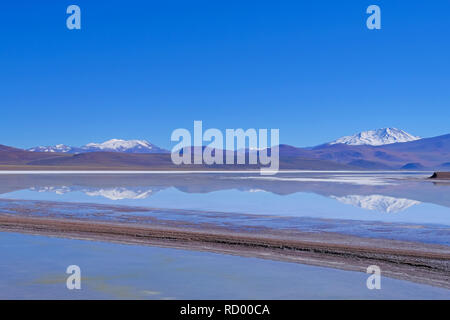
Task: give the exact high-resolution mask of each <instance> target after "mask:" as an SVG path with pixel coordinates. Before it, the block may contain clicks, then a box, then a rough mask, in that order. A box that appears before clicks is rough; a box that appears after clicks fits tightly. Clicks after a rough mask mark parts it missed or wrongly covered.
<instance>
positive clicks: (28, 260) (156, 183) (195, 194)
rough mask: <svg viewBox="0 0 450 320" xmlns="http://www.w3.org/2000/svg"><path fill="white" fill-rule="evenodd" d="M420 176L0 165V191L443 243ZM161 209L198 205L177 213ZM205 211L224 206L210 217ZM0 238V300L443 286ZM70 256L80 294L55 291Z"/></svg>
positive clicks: (444, 226)
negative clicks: (377, 284)
mask: <svg viewBox="0 0 450 320" xmlns="http://www.w3.org/2000/svg"><path fill="white" fill-rule="evenodd" d="M428 175H429V173H314V172H307V173H289V174H280V175H277V176H275V177H261V176H259V175H249V174H245V175H244V174H234V175H233V174H181V175H174V174H170V175H165V174H156V175H155V174H132V175H129V174H121V175H112V174H108V175H104V174H90V175H76V174H71V175H67V174H52V175H45V174H44V175H38V174H34V175H23V174H21V175H8V174H6V175H5V174H1V175H0V198H3V199H18V200H38V201H40V200H48V201H57V202H61V203H63V202H69V203H80V202H83V203H93V204H107V205H125V206H136V207H150V208H162V209H164V210H166V209H167V210H166V211H164V210H162V211H161V212H159V213H158V215H159V216H158V218H162V219H175V220H177V219H179V220H182V219H186V220H189V219H195V220H197V221H208V219H209V221H211V222H214V223H217V224H220V223H229V222H230V221H232V222H233V223H241V224H244V225H245V224H247V225H262V226H268V227H280V228H281V227H283V228H284V227H292V226H298V228H300V229H301V230H302V231H312V232H320V231H330V232H339V233H344V234H353V235H359V236H367V237H372V236H374V237H382V238H383V237H384V238H392V239H399V240H406V241H419V242H428V243H439V244H446V245H448V244H449V242H450V184H449V183H446V182H432V181H429V180H426V179H425V178H426V177H427V176H428ZM0 204H1V205H4V204H3V203H2V201H1V200H0ZM170 209H187V210H193V211H195V212H197V213H195V212H194V214H193V215H190V216H183V215H179V214H178V215H177V214H175V213H173V212H171V211H170ZM207 211H213V212H224V213H230V214H229V215H224V216H217V215H213V216H214V219H211V218H210V217H208V215H207V214H205V212H207ZM144 214H145V213H144ZM249 215H250V216H251V215H254V216H255V217H254V218H249ZM290 219H291V220H290ZM0 237H1V241H0V251H1V252H0V253H1V255H2V259H1V261H0V275H1V277H0V298H1V297H6V298H70V299H71V298H144V299H146V298H149V299H171V298H176V299H183V298H184V299H197V298H199V299H230V298H236V299H250V298H251V299H278V298H280V299H300V298H319V299H320V298H364V299H377V298H384V299H389V298H425V299H426V298H433V299H438V298H444V299H448V298H449V295H448V293H449V291H448V290H445V289H439V288H432V287H429V286H424V285H419V284H413V283H408V282H405V281H400V280H393V279H388V278H385V279H384V280H383V289H382V290H381V291H374V290H368V289H367V288H366V286H365V280H366V279H367V275H366V274H364V273H358V272H348V271H341V270H334V269H328V268H320V267H312V266H305V265H299V264H292V263H285V262H276V261H267V260H261V259H253V258H242V257H234V256H225V255H219V254H212V253H204V252H193V251H183V250H175V249H165V248H155V247H143V246H130V245H121V244H112V243H101V242H88V241H80V240H70V239H57V238H48V237H40V236H28V235H19V234H8V233H0ZM118 257H120V259H119V258H118ZM3 258H4V259H3ZM70 264H78V265H80V267H82V270H83V276H84V277H85V280H84V281H83V283H84V287H83V290H82V291H81V292H74V291H69V290H67V289H65V276H66V275H65V273H64V272H65V268H66V267H67V266H68V265H70ZM1 294H3V296H2V295H1Z"/></svg>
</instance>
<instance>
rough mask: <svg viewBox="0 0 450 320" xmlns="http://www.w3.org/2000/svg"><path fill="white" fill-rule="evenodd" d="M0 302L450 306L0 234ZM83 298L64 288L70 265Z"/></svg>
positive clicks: (401, 294) (158, 254) (356, 282)
mask: <svg viewBox="0 0 450 320" xmlns="http://www.w3.org/2000/svg"><path fill="white" fill-rule="evenodd" d="M0 253H1V256H2V259H1V260H0V299H419V298H420V299H449V298H450V290H446V289H442V288H435V287H431V286H427V285H421V284H415V283H410V282H407V281H402V280H396V279H390V278H386V277H382V279H381V289H380V290H369V289H367V287H366V280H367V277H368V276H369V275H368V274H365V273H361V272H351V271H342V270H335V269H330V268H323V267H314V266H306V265H301V264H296V263H286V262H278V261H270V260H263V259H256V258H245V257H237V256H228V255H221V254H214V253H207V252H195V251H185V250H178V249H167V248H157V247H146V246H134V245H123V244H113V243H103V242H93V241H84V240H71V239H59V238H50V237H43V236H34V235H22V234H15V233H0ZM73 264H76V265H78V266H79V267H80V268H81V275H82V281H81V290H68V289H67V288H66V279H67V277H68V275H67V274H66V273H65V271H66V268H67V267H68V266H69V265H73Z"/></svg>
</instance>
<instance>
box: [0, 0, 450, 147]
mask: <svg viewBox="0 0 450 320" xmlns="http://www.w3.org/2000/svg"><path fill="white" fill-rule="evenodd" d="M70 4H77V5H79V6H80V7H81V14H82V22H81V26H82V29H81V30H68V29H67V28H66V18H67V16H68V15H67V14H66V8H67V6H68V5H70ZM371 4H377V5H379V6H380V7H381V13H382V29H381V30H374V31H371V30H368V29H367V28H366V19H367V17H368V15H367V14H366V13H365V11H366V8H367V7H368V6H369V5H371ZM449 13H450V2H449V1H448V0H436V1H433V2H432V3H430V2H424V1H378V0H377V1H356V0H353V1H349V0H346V1H320V0H319V1H273V0H272V1H264V0H259V1H242V0H241V1H235V0H227V1H210V0H209V1H206V0H205V1H196V0H193V1H136V0H128V1H79V0H74V1H70V2H68V1H20V0H19V1H8V2H5V3H2V9H1V10H0V108H1V110H0V128H1V129H0V133H1V134H0V144H4V145H12V146H17V147H24V148H26V147H32V146H35V145H53V144H57V143H65V144H68V145H75V146H78V145H83V144H86V143H88V142H93V141H95V142H101V141H104V140H107V139H110V138H123V139H147V140H149V141H151V142H152V143H155V144H157V145H159V146H161V147H165V148H170V147H171V146H173V144H174V143H171V142H170V135H171V133H172V131H173V130H174V129H176V128H188V129H190V130H192V128H193V121H194V120H202V121H203V126H204V128H205V129H207V128H219V129H225V128H240V127H242V128H244V129H245V128H279V129H280V142H281V143H287V144H291V145H295V146H311V145H317V144H320V143H323V142H326V141H330V140H334V139H336V138H338V137H340V136H342V135H348V134H353V133H356V132H358V131H363V130H369V129H376V128H380V127H397V128H400V129H404V130H406V131H408V132H410V133H412V134H414V135H420V136H425V137H428V136H436V135H441V134H446V133H450V125H449V124H450V90H449V87H450V86H449V85H450V81H449V75H450V58H449V57H450V40H449V39H450V21H449V19H448V17H449Z"/></svg>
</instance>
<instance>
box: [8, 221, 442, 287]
mask: <svg viewBox="0 0 450 320" xmlns="http://www.w3.org/2000/svg"><path fill="white" fill-rule="evenodd" d="M0 231H3V232H19V233H27V234H38V235H46V236H56V237H64V238H74V239H86V240H96V241H108V242H117V243H125V244H139V245H150V246H160V247H169V248H178V249H186V250H197V251H209V252H216V253H221V254H231V255H238V256H247V257H257V258H264V259H272V260H281V261H288V262H295V263H302V264H309V265H316V266H324V267H332V268H338V269H343V270H353V271H360V272H365V271H366V268H367V267H368V266H369V265H378V266H379V267H380V268H381V270H382V275H385V276H388V277H391V278H397V279H402V280H407V281H412V282H418V283H424V284H428V285H433V286H438V287H443V288H447V289H450V248H449V247H448V246H445V245H434V244H423V243H417V242H406V241H397V240H386V239H371V238H362V237H357V236H349V235H342V234H336V233H326V232H320V233H311V232H300V231H289V230H275V229H274V230H265V232H264V233H258V232H251V231H249V232H246V231H243V230H238V231H236V230H233V229H227V228H224V227H218V228H210V226H208V227H205V228H200V229H199V228H196V229H194V228H189V227H186V226H180V225H179V224H177V223H176V222H174V223H173V224H171V223H168V224H165V225H158V224H154V225H153V224H142V225H141V224H131V223H117V222H103V221H88V220H77V219H72V218H70V219H67V218H42V217H30V216H22V215H16V214H13V215H12V214H2V213H0Z"/></svg>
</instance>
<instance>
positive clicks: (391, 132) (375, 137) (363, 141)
mask: <svg viewBox="0 0 450 320" xmlns="http://www.w3.org/2000/svg"><path fill="white" fill-rule="evenodd" d="M419 139H421V138H420V137H417V136H413V135H412V134H409V133H408V132H406V131H403V130H400V129H397V128H382V129H377V130H369V131H363V132H360V133H357V134H355V135H352V136H345V137H342V138H339V139H337V140H334V141H332V142H329V143H328V144H329V145H333V144H338V143H342V144H348V145H371V146H381V145H385V144H391V143H399V142H409V141H415V140H419Z"/></svg>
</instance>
